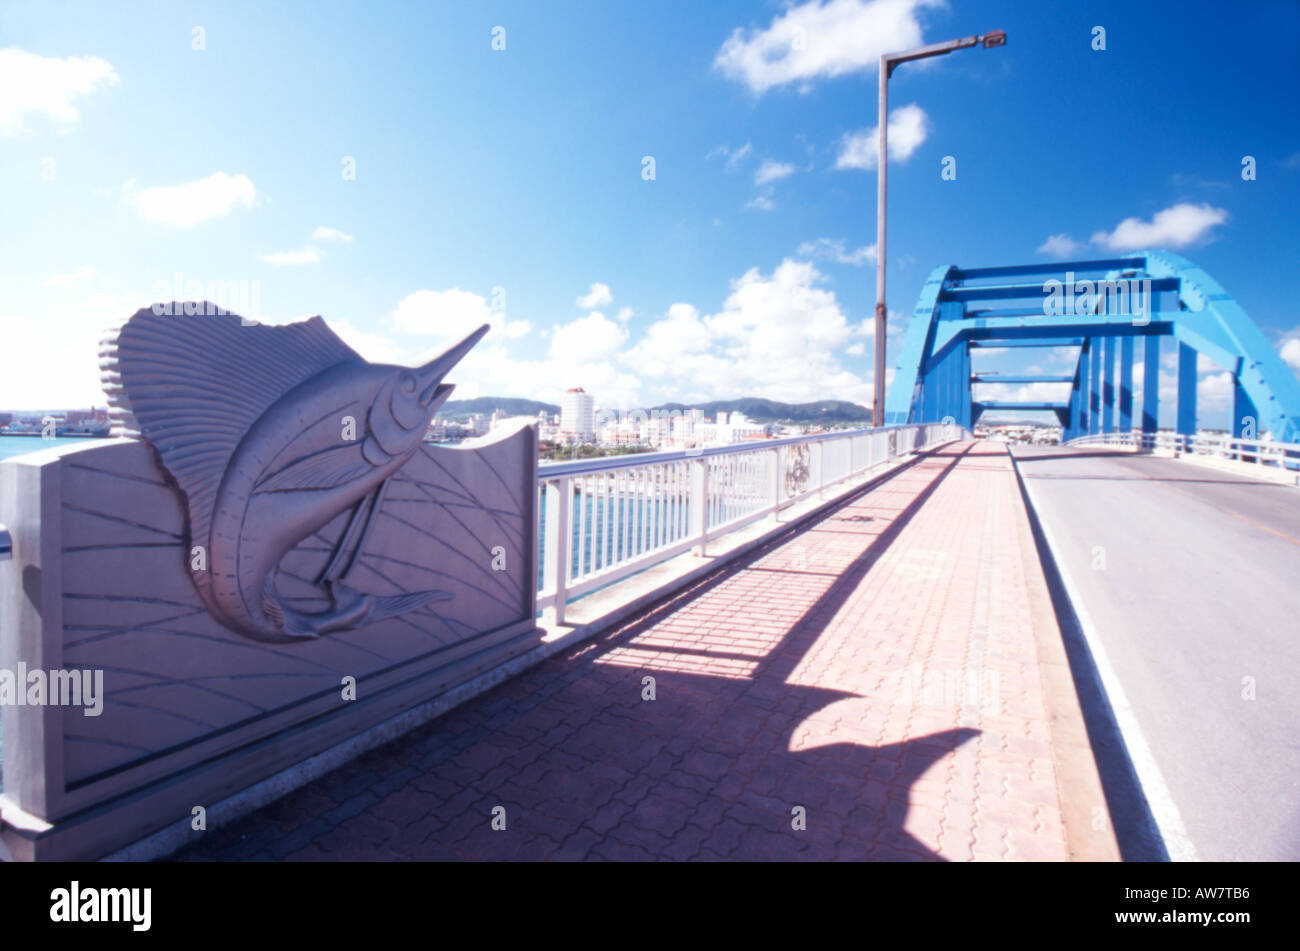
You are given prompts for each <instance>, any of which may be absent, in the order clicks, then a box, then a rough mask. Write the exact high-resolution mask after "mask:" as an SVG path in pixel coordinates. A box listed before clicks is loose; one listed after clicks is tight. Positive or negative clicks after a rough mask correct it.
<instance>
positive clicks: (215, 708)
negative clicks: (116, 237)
mask: <svg viewBox="0 0 1300 951" xmlns="http://www.w3.org/2000/svg"><path fill="white" fill-rule="evenodd" d="M168 306H171V307H175V308H176V310H175V311H173V313H177V314H184V310H183V309H182V305H168ZM156 309H157V308H155V310H156ZM486 330H487V328H486V327H483V328H480V330H478V331H476V332H475V333H474V334H471V335H470V336H469V337H468V338H466V339H465V340H464V341H462V342H461V343H459V344H457V345H456V346H455V347H453V348H451V349H450V350H448V351H447V352H446V353H444V354H442V355H440V356H438V357H437V358H435V359H434V360H432V361H430V362H429V363H427V364H425V365H424V366H421V367H418V368H405V367H392V366H379V365H375V364H370V363H367V362H366V361H364V360H362V359H361V358H360V357H359V356H358V355H357V354H355V353H354V352H353V351H351V350H350V349H349V348H348V347H347V346H346V345H345V344H343V343H342V341H340V340H339V339H338V338H337V337H336V336H335V335H334V334H333V333H332V332H331V331H330V330H329V328H328V327H327V326H326V325H325V323H324V322H323V321H322V320H321V319H320V318H319V317H317V318H312V320H310V321H305V322H301V323H298V324H292V325H287V326H283V327H265V326H261V325H250V326H245V325H244V324H243V322H242V321H241V320H240V318H239V317H237V316H235V315H221V314H209V313H206V312H205V313H201V314H199V315H196V316H169V315H168V314H167V313H166V312H164V313H162V314H158V313H155V312H153V311H151V310H142V311H140V312H139V313H137V314H136V315H134V316H133V317H132V318H131V319H130V320H129V321H128V322H126V324H124V325H123V327H122V328H120V329H119V330H118V331H117V332H115V333H114V334H112V335H110V336H109V337H108V338H106V340H105V344H104V347H103V349H102V351H101V354H102V356H103V363H102V365H103V366H104V368H105V383H106V388H107V389H108V390H109V393H110V398H111V400H112V404H113V408H114V413H115V419H116V421H117V423H118V426H119V430H120V431H121V432H123V433H126V434H128V435H127V437H126V438H117V439H111V440H101V441H96V442H95V443H93V444H87V445H85V446H73V447H71V448H60V449H58V450H51V451H48V452H44V453H39V454H35V455H33V456H30V457H26V458H20V459H15V460H10V461H8V462H6V463H4V464H3V465H0V522H4V523H6V524H8V525H9V526H10V527H11V529H12V530H13V531H14V535H15V538H16V539H19V540H22V541H25V542H26V544H18V545H16V547H15V558H14V561H13V562H11V563H9V564H7V565H4V566H0V581H2V582H3V592H2V593H0V598H2V599H3V602H0V611H3V616H2V617H0V625H4V626H3V627H0V632H2V633H0V637H3V638H4V639H5V641H4V650H3V651H0V657H4V658H7V659H9V660H11V661H16V660H20V659H23V658H28V659H29V660H30V661H31V662H32V664H38V663H42V664H45V665H46V666H49V665H51V664H52V662H53V660H54V654H56V653H57V654H60V655H61V656H59V657H58V658H57V662H58V665H59V666H60V667H61V668H62V669H68V670H82V671H102V672H103V687H102V696H101V697H99V698H98V700H97V703H98V705H99V707H100V709H99V711H98V713H97V715H90V716H87V715H86V713H87V709H86V708H85V707H84V706H83V707H73V706H67V707H64V708H63V709H61V710H59V711H57V713H56V715H55V716H54V717H52V718H51V717H50V716H49V711H44V712H43V713H42V714H41V715H40V716H39V718H38V716H37V714H36V712H35V711H29V712H27V713H26V718H25V719H23V720H22V722H21V723H16V724H11V723H9V722H8V721H9V720H10V719H12V718H14V717H23V716H24V710H23V708H18V709H17V710H16V711H11V710H9V709H6V711H5V717H6V724H5V725H6V727H12V729H7V730H6V733H5V737H6V747H7V748H6V755H7V756H8V755H9V754H10V753H11V752H12V750H11V749H10V748H8V747H9V745H10V739H11V734H12V738H13V740H14V741H16V742H19V743H23V744H31V743H33V742H38V743H40V744H41V745H42V749H43V750H44V754H43V757H44V762H41V761H42V756H37V757H35V758H34V759H30V760H29V759H28V758H25V757H23V758H15V759H14V760H13V761H12V762H11V763H7V764H6V766H7V768H6V776H5V780H6V782H5V785H6V796H7V797H8V798H9V799H10V801H16V800H21V801H17V805H19V806H21V807H22V808H23V809H26V810H28V811H30V812H32V813H33V814H35V815H38V816H41V817H42V818H45V819H50V820H53V819H56V818H58V817H59V816H60V815H68V814H72V813H75V812H77V811H78V810H82V809H85V808H87V807H89V806H93V805H95V804H97V803H100V802H102V801H104V800H105V799H107V798H109V797H121V796H122V795H123V794H124V793H129V792H130V791H131V790H133V789H138V788H142V787H143V786H144V785H146V784H149V783H154V782H158V781H160V780H163V779H166V778H169V777H174V776H176V775H177V774H178V773H183V772H184V771H185V770H187V769H191V768H193V767H195V766H196V765H197V764H200V763H211V762H212V761H213V758H214V757H217V758H219V757H222V756H228V755H238V754H237V753H236V752H235V751H238V750H240V749H242V748H244V747H246V746H247V745H248V744H250V743H261V744H262V745H263V746H262V752H261V753H259V754H258V755H259V756H260V757H261V758H262V759H263V760H265V768H264V769H263V768H261V767H258V768H254V769H251V770H247V769H246V770H245V772H246V775H247V776H248V778H250V779H255V778H257V777H258V774H259V771H260V772H266V771H267V770H270V769H273V768H283V767H284V765H286V764H291V763H292V762H296V761H298V760H301V759H305V758H307V757H308V756H310V755H312V754H313V753H314V752H317V751H318V749H319V747H320V745H321V744H322V743H325V742H327V741H332V742H338V741H340V740H343V739H346V737H347V736H348V735H349V732H350V731H351V732H356V731H359V730H360V729H362V728H364V727H365V726H368V725H373V724H374V723H375V722H376V720H377V719H378V718H380V717H381V716H382V714H383V713H384V711H383V710H379V711H376V709H375V708H374V706H373V700H374V698H376V697H381V696H387V695H389V694H391V695H392V696H393V697H394V698H395V699H393V700H392V702H391V707H392V709H391V711H388V712H390V713H396V712H400V710H402V709H405V708H408V707H410V706H411V705H413V704H414V703H418V702H420V701H421V700H423V699H431V698H432V697H433V696H436V695H437V693H438V692H439V691H441V690H445V689H447V688H448V687H449V686H450V685H452V684H454V683H456V682H457V681H458V679H459V680H464V679H467V678H468V676H469V675H468V674H466V675H465V676H460V675H458V674H457V673H456V671H457V669H458V668H459V667H464V666H466V665H467V664H469V663H470V661H471V660H472V661H473V662H474V664H473V669H474V670H480V669H483V668H484V666H485V665H490V664H491V663H492V658H493V657H494V656H496V654H499V655H500V657H501V659H504V658H506V657H508V656H513V655H514V654H517V653H520V652H522V651H523V650H526V649H528V647H531V646H532V645H533V644H535V643H536V641H537V637H538V636H539V635H538V632H537V631H536V628H535V624H534V616H535V604H536V586H537V561H536V558H537V555H536V552H537V544H536V519H537V512H536V497H537V493H536V488H535V486H536V471H537V470H536V466H537V436H536V428H535V426H532V425H527V424H523V425H516V426H510V427H505V428H502V429H499V430H498V431H496V432H494V434H493V436H492V437H491V438H490V439H482V440H477V441H473V442H469V443H465V444H462V445H461V446H458V447H446V446H437V445H431V444H426V443H424V442H423V436H424V433H425V431H426V429H427V428H428V425H429V422H430V420H431V419H432V417H433V416H434V414H435V413H436V412H437V409H438V407H440V406H441V405H442V403H443V402H444V401H445V400H446V398H447V396H448V395H449V393H450V392H451V386H450V385H449V384H447V383H446V382H444V378H445V376H446V374H447V372H448V371H449V370H450V369H451V368H452V367H453V366H454V365H455V363H456V362H457V361H459V360H460V359H461V358H462V357H463V356H464V355H465V354H466V353H467V352H468V351H469V350H470V348H471V347H472V346H473V345H474V344H475V343H476V342H477V341H478V339H480V338H481V337H482V335H483V333H484V332H486ZM36 469H39V470H40V472H39V473H36V472H35V470H36ZM52 504H53V506H54V509H51V505H52ZM52 511H57V518H50V517H47V518H42V517H41V512H45V513H46V514H47V515H49V514H50V513H51V512H52ZM38 551H44V552H46V560H47V563H46V564H44V565H40V566H39V567H40V570H41V574H42V576H43V578H44V581H45V582H48V583H43V584H42V585H39V586H35V587H34V586H33V585H31V584H27V585H24V583H23V580H22V575H23V572H24V570H25V569H26V570H28V572H29V574H30V571H31V570H32V569H34V568H36V567H37V564H38V563H37V562H35V561H33V560H32V558H31V557H25V556H34V555H36V554H37V553H38ZM51 553H53V554H51ZM51 557H53V558H54V559H55V560H56V561H57V564H55V565H51V564H49V563H48V561H49V560H50V559H51ZM15 602H20V603H15ZM52 627H57V630H51V628H52ZM349 680H351V682H352V683H354V684H355V687H354V689H353V691H352V694H351V696H349V695H348V690H347V687H348V684H349ZM399 695H400V699H396V698H397V697H398V696H399ZM353 698H356V699H355V700H354V699H353ZM367 700H370V701H371V705H370V708H369V710H368V712H367V713H366V714H365V716H364V717H362V716H360V715H359V714H358V720H357V723H356V725H355V729H353V727H352V726H349V723H348V720H347V718H348V717H349V716H350V714H349V712H348V709H349V704H356V709H358V710H359V709H361V708H362V707H365V706H366V703H365V702H364V701H367ZM381 706H382V704H381ZM340 717H341V718H342V719H341V720H340ZM324 719H328V720H329V721H330V722H331V723H332V724H333V725H332V726H330V727H329V729H327V730H324V731H323V732H319V733H318V734H317V739H316V740H314V741H313V742H314V743H315V747H316V748H311V747H310V746H308V747H305V748H295V749H292V750H289V749H274V748H272V749H271V752H270V753H268V752H267V751H266V746H265V744H266V743H267V742H268V741H269V742H271V743H272V744H274V742H275V738H276V737H277V736H278V735H280V734H282V733H284V732H285V731H290V730H293V729H298V728H301V727H302V726H303V724H311V723H315V722H317V721H323V720H324ZM55 724H57V726H54V725H55ZM51 731H55V732H58V733H59V734H60V735H58V736H49V735H47V734H49V733H50V732H51ZM19 762H21V763H22V766H21V768H22V769H34V768H39V769H43V770H44V772H45V776H44V781H43V782H42V783H38V784H35V785H32V784H31V783H30V782H17V783H16V782H14V778H13V777H11V775H10V772H11V770H10V769H9V768H8V767H10V766H13V767H14V768H19V767H17V765H16V764H17V763H19ZM29 779H30V777H29ZM51 780H55V782H53V785H56V786H58V787H59V789H56V790H50V789H48V788H46V786H47V785H50V784H51V783H50V781H51ZM29 788H30V789H38V790H42V791H43V792H42V793H41V794H40V795H36V794H29V793H26V792H24V790H27V789H29ZM191 798H192V797H191Z"/></svg>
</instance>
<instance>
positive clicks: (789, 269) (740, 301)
mask: <svg viewBox="0 0 1300 951" xmlns="http://www.w3.org/2000/svg"><path fill="white" fill-rule="evenodd" d="M824 280H825V278H824V277H823V276H822V275H821V274H820V273H819V272H818V271H817V269H816V268H815V267H814V266H813V265H812V264H811V263H808V262H800V261H794V260H790V259H786V260H784V261H783V262H782V263H781V264H780V265H778V266H777V267H776V268H775V269H774V270H773V271H772V273H771V274H770V275H765V274H763V273H762V272H761V271H760V270H759V269H758V268H752V269H750V270H749V271H748V272H746V273H745V274H744V275H743V276H741V277H740V278H738V279H736V280H735V281H733V282H732V286H731V293H730V295H729V296H728V297H727V299H726V301H725V302H724V303H723V306H722V309H721V310H720V311H718V312H717V313H715V314H711V315H707V316H702V315H701V314H700V313H699V311H698V310H697V308H695V307H694V306H693V305H690V304H686V303H678V304H674V305H673V306H672V307H671V308H669V310H668V313H667V315H666V316H665V317H664V318H662V319H660V320H658V321H656V322H655V323H653V324H651V326H650V327H649V328H648V329H647V331H646V333H645V335H644V336H643V337H642V338H641V340H639V341H638V342H637V344H636V345H635V346H634V347H632V348H631V349H630V350H628V351H627V352H626V354H624V356H623V364H624V366H627V367H629V368H634V369H635V370H636V371H637V372H638V373H640V374H641V375H642V378H643V379H644V380H647V381H652V384H653V385H652V386H650V387H648V389H649V390H650V392H651V393H652V394H654V396H655V397H656V398H657V399H658V400H666V399H677V400H681V401H689V400H705V399H716V398H725V397H736V396H760V397H767V398H770V399H776V400H787V401H793V402H801V401H808V400H814V399H825V398H827V394H830V393H834V394H836V396H837V398H840V399H848V400H856V401H857V402H870V398H871V388H870V383H869V381H868V380H864V379H862V378H860V377H858V376H856V375H854V374H853V373H850V372H848V371H847V370H845V369H844V368H843V366H842V365H841V364H840V362H839V358H838V354H839V353H840V352H841V351H843V350H844V348H846V347H848V346H850V345H851V344H852V343H853V342H854V339H853V338H854V336H855V332H854V330H853V328H852V327H851V326H850V322H849V320H848V318H847V317H845V315H844V313H843V312H842V311H841V310H840V307H839V304H838V302H837V301H836V299H835V294H834V292H833V291H830V290H828V289H826V288H824V287H821V286H820V285H821V284H822V283H824Z"/></svg>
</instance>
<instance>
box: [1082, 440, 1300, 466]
mask: <svg viewBox="0 0 1300 951" xmlns="http://www.w3.org/2000/svg"><path fill="white" fill-rule="evenodd" d="M1066 445H1067V446H1122V447H1127V448H1132V449H1138V450H1141V451H1145V452H1152V451H1161V452H1172V453H1175V454H1178V455H1189V456H1205V457H1208V458H1214V459H1221V460H1224V461H1226V462H1240V463H1246V464H1252V465H1257V466H1264V467H1266V468H1269V469H1275V470H1279V471H1288V472H1294V471H1298V470H1300V443H1288V442H1269V441H1267V440H1259V439H1238V438H1236V437H1233V436H1208V435H1196V436H1184V435H1180V434H1179V433H1138V432H1131V433H1106V434H1100V433H1099V434H1095V435H1092V436H1079V437H1077V438H1075V439H1071V440H1070V441H1069V442H1068V443H1066Z"/></svg>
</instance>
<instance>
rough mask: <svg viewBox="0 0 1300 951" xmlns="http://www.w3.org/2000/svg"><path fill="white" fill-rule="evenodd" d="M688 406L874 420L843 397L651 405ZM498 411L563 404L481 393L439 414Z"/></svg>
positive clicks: (522, 412) (781, 417)
mask: <svg viewBox="0 0 1300 951" xmlns="http://www.w3.org/2000/svg"><path fill="white" fill-rule="evenodd" d="M689 409H698V410H703V411H704V413H705V415H706V416H708V417H710V418H712V417H714V416H716V415H717V413H718V411H719V410H721V411H722V412H725V413H734V412H736V411H737V410H739V411H740V412H742V413H744V414H745V415H746V416H747V417H749V418H750V419H753V420H758V421H759V422H762V423H767V422H791V423H869V422H871V410H869V409H868V408H867V407H865V406H859V405H858V404H857V403H847V402H845V401H844V400H819V401H818V402H816V403H779V402H777V401H776V400H763V399H757V398H755V397H746V398H745V399H739V400H713V401H712V402H708V403H664V404H663V405H661V406H655V407H652V408H651V411H654V410H659V411H663V412H672V411H673V410H677V411H679V412H683V411H685V410H689ZM496 410H501V411H502V412H504V413H505V414H506V415H508V416H536V415H537V414H538V413H540V412H542V411H543V410H545V411H546V413H547V414H548V415H554V414H556V413H558V412H559V411H560V407H558V406H556V405H555V404H554V403H539V402H538V401H537V400H524V399H516V398H514V397H510V396H480V397H478V398H477V399H472V400H448V401H447V402H446V403H445V404H443V407H442V409H440V410H438V415H439V416H441V417H442V418H444V419H467V418H468V417H470V416H473V415H474V414H475V413H478V414H481V415H483V416H490V415H491V414H492V413H493V412H495V411H496Z"/></svg>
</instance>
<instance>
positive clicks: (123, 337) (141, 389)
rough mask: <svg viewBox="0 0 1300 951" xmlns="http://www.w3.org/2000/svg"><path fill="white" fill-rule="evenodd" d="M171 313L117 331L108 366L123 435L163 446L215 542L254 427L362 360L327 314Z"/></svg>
mask: <svg viewBox="0 0 1300 951" xmlns="http://www.w3.org/2000/svg"><path fill="white" fill-rule="evenodd" d="M163 310H164V314H163V315H159V314H157V313H155V311H154V309H153V308H149V307H145V308H141V309H140V310H138V311H136V312H135V313H134V314H133V315H132V316H131V317H130V318H129V319H128V320H127V321H126V322H125V323H123V324H122V325H121V326H119V327H115V328H113V329H112V330H110V331H108V333H107V334H106V335H105V337H104V339H103V340H102V342H101V343H100V351H99V352H100V370H101V373H102V380H103V384H104V390H105V392H106V393H107V394H108V399H109V405H110V406H111V407H112V410H113V417H114V421H115V423H117V425H118V431H119V432H126V433H138V434H139V435H141V436H143V437H144V438H145V439H146V440H148V441H149V443H150V444H151V445H152V446H153V447H154V449H156V450H157V452H158V455H159V457H160V458H161V460H162V464H163V465H164V466H165V467H166V469H167V471H168V472H169V473H170V474H171V476H172V478H173V479H175V480H176V483H177V484H178V485H179V486H180V488H181V491H182V492H184V493H185V500H186V505H187V507H188V509H189V517H190V538H191V540H192V543H194V544H198V543H200V542H203V543H206V539H207V535H208V528H209V525H210V522H211V517H212V508H213V505H214V504H215V499H216V493H217V489H218V488H219V487H220V485H221V477H222V474H223V473H224V472H225V468H226V465H227V463H228V462H229V461H230V458H231V456H232V455H233V454H234V452H235V449H236V447H237V446H238V445H239V442H240V440H241V439H243V437H244V435H245V434H246V433H247V432H248V430H249V429H250V428H251V427H252V425H253V423H254V422H256V421H257V419H258V418H259V417H260V416H261V415H262V414H263V413H264V412H266V410H267V409H268V408H269V407H270V406H271V405H272V404H273V403H275V402H276V400H278V399H279V398H280V397H281V396H283V395H284V394H285V393H287V392H288V391H289V390H291V389H293V388H294V387H295V386H297V385H298V384H299V383H301V382H303V381H304V380H306V379H308V378H310V377H312V376H315V375H316V374H317V373H320V372H321V371H322V370H325V369H327V368H329V367H332V366H336V365H337V364H340V363H344V362H348V361H360V360H361V357H360V356H358V355H357V353H356V351H354V350H353V349H352V348H351V347H349V346H348V345H347V344H345V343H344V342H343V341H342V340H340V339H339V338H338V336H336V335H335V333H334V332H333V331H332V330H330V329H329V327H328V326H326V324H325V321H323V320H322V319H321V318H320V317H312V318H310V319H308V320H303V321H299V322H298V323H293V324H283V325H278V326H271V325H266V324H257V323H250V324H248V325H245V324H244V322H243V320H242V319H241V318H240V317H239V316H238V315H236V314H230V313H224V314H218V313H214V311H215V310H216V308H215V307H213V306H212V305H210V304H206V303H205V304H203V305H199V307H198V314H197V315H192V316H191V315H188V314H185V305H182V304H177V303H173V304H171V305H170V306H168V307H167V308H163ZM190 310H191V312H192V311H193V310H194V307H193V306H191V307H190ZM173 314H174V315H176V316H170V315H173Z"/></svg>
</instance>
